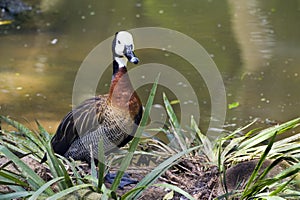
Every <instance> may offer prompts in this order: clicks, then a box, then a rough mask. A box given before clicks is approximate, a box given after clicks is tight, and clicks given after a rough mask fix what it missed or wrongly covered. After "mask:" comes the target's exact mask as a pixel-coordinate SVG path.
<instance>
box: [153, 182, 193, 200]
mask: <svg viewBox="0 0 300 200" xmlns="http://www.w3.org/2000/svg"><path fill="white" fill-rule="evenodd" d="M153 186H157V187H164V188H168V189H171V190H173V191H175V192H178V193H179V194H182V195H183V196H185V197H186V198H188V199H190V200H196V199H195V198H194V197H192V196H191V195H190V194H189V193H187V192H186V191H184V190H183V189H181V188H179V187H177V186H175V185H171V184H168V183H159V184H154V185H153Z"/></svg>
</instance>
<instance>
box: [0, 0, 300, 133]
mask: <svg viewBox="0 0 300 200" xmlns="http://www.w3.org/2000/svg"><path fill="white" fill-rule="evenodd" d="M24 2H26V3H27V4H28V5H34V6H32V10H30V12H28V13H27V15H26V13H25V15H22V16H19V17H20V18H21V19H18V17H16V19H15V21H14V22H13V23H12V24H6V25H1V26H0V114H2V115H10V116H12V117H14V118H17V119H18V120H22V119H26V120H27V121H29V122H33V120H34V119H38V120H39V121H41V123H42V124H43V125H44V126H45V127H46V128H47V129H48V130H50V131H51V132H54V131H55V129H56V126H57V124H58V123H59V121H60V120H61V119H62V117H63V116H64V115H65V114H66V113H67V112H68V111H69V110H70V109H71V103H72V100H71V98H72V87H73V83H74V79H75V76H76V72H77V70H78V69H79V67H80V64H81V62H82V61H83V59H84V58H85V57H86V56H87V54H88V53H89V52H90V51H91V50H92V49H93V48H94V47H95V46H96V45H98V44H99V43H100V42H101V41H103V40H104V39H106V38H107V37H110V36H111V35H113V34H114V33H115V32H117V31H119V30H126V29H132V28H137V27H148V26H151V27H153V26H157V27H164V28H169V29H174V30H177V31H180V32H182V33H184V34H186V35H188V36H190V37H192V38H193V39H195V40H196V41H197V42H199V44H201V45H202V46H203V47H204V48H205V49H206V50H207V52H208V53H209V54H210V55H211V57H212V59H213V60H214V61H215V63H216V65H217V66H218V68H219V70H220V72H221V74H222V77H223V80H224V83H225V87H226V92H227V101H228V103H229V104H230V103H234V102H238V103H239V106H238V107H236V108H234V109H229V110H228V111H227V119H226V123H227V124H228V126H234V127H236V126H241V125H244V124H245V123H246V122H248V121H250V120H251V119H253V118H256V117H260V118H262V119H263V120H265V119H270V120H275V121H286V120H288V119H290V118H293V117H296V116H299V112H300V109H299V104H300V103H299V99H300V96H299V95H300V93H299V92H298V91H299V85H300V84H299V82H300V77H299V73H300V71H299V64H300V58H299V56H298V54H299V53H298V51H299V47H300V38H299V35H300V28H299V26H298V19H299V17H300V16H299V15H300V6H299V4H300V3H299V1H297V0H291V1H286V2H284V3H282V2H281V1H279V0H275V1H270V0H268V1H263V2H260V1H258V0H251V1H247V2H244V1H243V2H239V1H233V0H228V1H219V2H216V1H211V0H207V1H197V0H191V1H188V2H183V1H179V0H176V1H171V0H167V1H138V0H136V1H130V3H128V4H126V5H124V4H120V3H119V1H83V0H81V1H70V0H69V1H46V0H44V1H41V2H40V4H38V5H37V4H36V2H35V1H34V0H28V1H24ZM70 5H72V6H70ZM108 51H110V49H108ZM137 54H138V55H139V57H140V59H141V60H142V63H162V64H166V65H168V66H171V67H172V68H174V69H176V70H178V71H179V72H180V73H181V74H183V75H184V76H185V77H186V78H187V79H188V80H189V81H190V84H191V85H192V87H193V89H194V90H195V92H196V94H197V96H198V99H199V106H200V113H201V120H200V124H201V127H202V128H203V130H205V129H207V127H208V122H209V120H210V117H211V116H210V111H211V110H210V106H211V105H210V96H209V93H208V90H207V87H206V85H205V82H204V81H203V79H202V77H201V76H200V75H198V74H197V73H195V70H194V69H193V67H192V66H191V65H190V64H189V63H187V62H186V61H185V60H184V59H182V58H180V57H179V56H177V55H174V54H172V53H166V52H163V51H160V50H154V49H144V50H139V51H137ZM99 67H101V63H99ZM103 67H106V66H103ZM132 67H133V66H129V69H130V68H132ZM141 76H143V75H141ZM110 78H111V69H110V68H107V69H106V71H105V74H104V75H103V77H101V80H100V82H99V87H98V93H99V94H103V93H106V92H107V91H108V87H109V83H110ZM162 78H163V77H162ZM150 87H151V86H150V85H149V86H144V87H142V88H139V90H138V93H139V94H140V96H141V98H142V100H143V102H146V99H147V96H148V93H149V88H150ZM159 91H161V92H162V91H167V93H168V94H169V95H168V97H169V98H170V100H175V99H176V96H175V95H176V94H173V93H172V92H171V91H168V89H167V88H163V87H161V88H160V89H159ZM156 102H157V103H162V97H161V95H158V97H157V98H156ZM174 108H175V109H176V110H177V112H178V113H179V112H180V106H179V105H178V104H176V105H174Z"/></svg>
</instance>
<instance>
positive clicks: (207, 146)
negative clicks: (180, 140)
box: [191, 116, 218, 164]
mask: <svg viewBox="0 0 300 200" xmlns="http://www.w3.org/2000/svg"><path fill="white" fill-rule="evenodd" d="M191 128H192V129H193V130H194V131H195V132H196V133H197V136H198V139H199V140H200V141H201V144H203V148H201V149H202V151H203V153H204V154H205V155H206V157H207V158H208V159H209V160H210V161H211V162H213V163H215V164H216V163H217V161H218V158H217V157H216V155H215V154H214V151H213V144H212V142H211V141H210V140H209V138H208V137H206V136H205V135H203V134H202V133H201V131H200V129H199V128H198V126H197V123H196V121H195V119H194V118H193V116H192V118H191Z"/></svg>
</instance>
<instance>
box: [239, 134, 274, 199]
mask: <svg viewBox="0 0 300 200" xmlns="http://www.w3.org/2000/svg"><path fill="white" fill-rule="evenodd" d="M276 135H277V134H276V132H275V134H274V135H273V137H272V138H271V140H270V142H269V144H268V146H267V148H266V150H265V152H264V153H263V154H262V156H261V158H260V159H259V161H258V163H257V165H256V166H255V168H254V170H253V173H252V174H251V176H250V178H249V180H248V181H247V185H246V187H245V189H244V192H243V195H242V197H245V196H247V195H248V194H249V190H248V188H249V187H250V185H251V184H253V180H254V179H255V178H256V177H257V174H258V172H259V169H260V168H261V166H262V164H263V162H264V161H265V160H266V158H267V155H268V153H269V152H270V150H271V149H272V145H273V144H274V141H275V138H276ZM250 191H251V190H250Z"/></svg>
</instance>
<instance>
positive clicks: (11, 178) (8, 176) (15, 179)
mask: <svg viewBox="0 0 300 200" xmlns="http://www.w3.org/2000/svg"><path fill="white" fill-rule="evenodd" d="M0 177H1V179H3V178H4V179H5V180H9V182H7V184H9V183H11V184H14V185H19V186H22V187H28V184H27V183H26V182H23V181H21V180H20V177H19V176H13V175H12V174H9V173H6V172H4V171H0ZM0 185H3V182H2V183H1V181H0Z"/></svg>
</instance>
